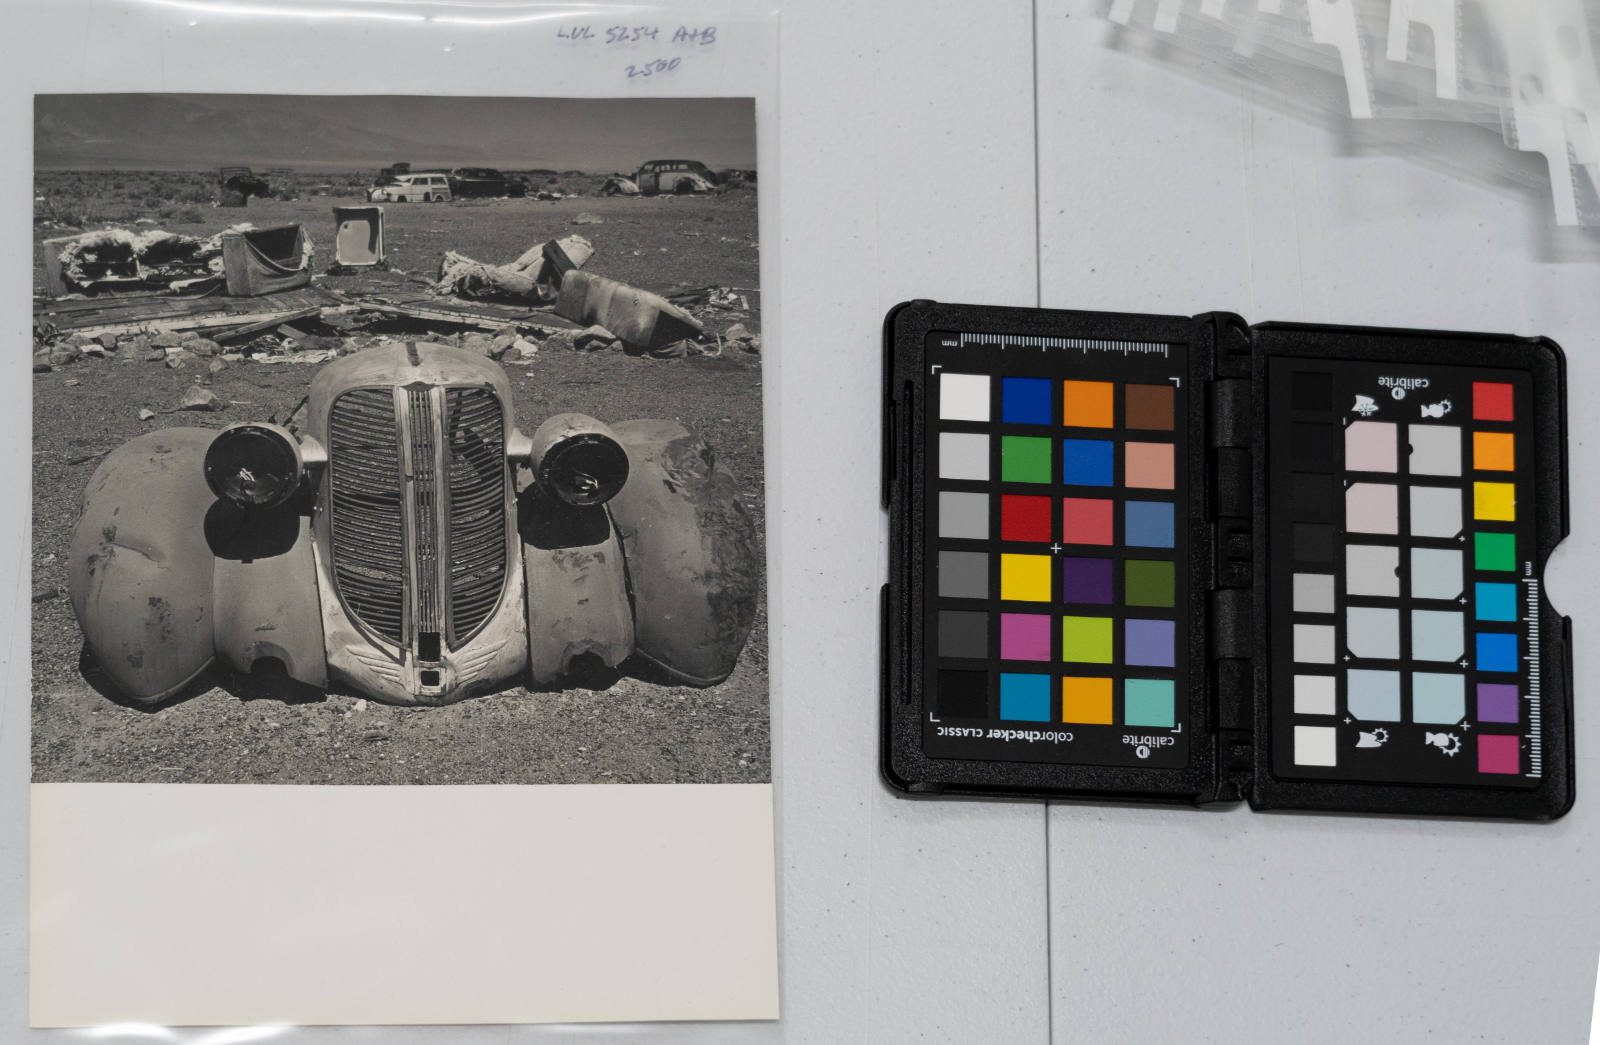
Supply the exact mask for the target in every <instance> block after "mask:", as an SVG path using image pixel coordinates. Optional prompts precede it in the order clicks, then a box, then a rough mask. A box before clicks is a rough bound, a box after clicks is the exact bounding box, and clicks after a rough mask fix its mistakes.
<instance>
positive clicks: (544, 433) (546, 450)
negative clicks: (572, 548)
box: [528, 414, 628, 507]
mask: <svg viewBox="0 0 1600 1045" xmlns="http://www.w3.org/2000/svg"><path fill="white" fill-rule="evenodd" d="M530 442H531V444H532V448H531V451H530V453H529V455H528V464H529V466H530V467H531V468H532V469H533V474H534V476H535V478H537V479H538V481H539V485H540V486H542V487H543V488H544V489H545V490H546V491H547V492H548V493H550V494H551V495H552V496H554V497H555V498H557V499H558V500H561V501H564V502H566V503H567V504H570V505H575V506H578V507H583V506H586V505H594V504H605V503H606V502H607V501H609V500H611V498H613V497H615V496H616V495H617V491H619V490H621V489H622V486H623V484H624V483H626V482H627V481H628V452H627V451H626V450H624V449H623V448H622V444H621V443H620V442H618V441H617V437H616V436H615V435H613V434H612V432H611V429H609V428H607V427H606V426H605V425H604V424H603V423H601V422H599V421H596V420H595V419H594V418H592V417H589V416H588V415H586V414H557V415H556V416H554V417H552V418H550V419H549V420H548V421H546V422H545V423H544V424H542V425H540V426H539V428H538V430H537V431H535V432H534V433H533V437H532V439H531V440H530Z"/></svg>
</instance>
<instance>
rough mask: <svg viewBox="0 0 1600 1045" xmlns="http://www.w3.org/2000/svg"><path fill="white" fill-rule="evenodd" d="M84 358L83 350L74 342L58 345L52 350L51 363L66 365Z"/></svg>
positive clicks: (53, 364)
mask: <svg viewBox="0 0 1600 1045" xmlns="http://www.w3.org/2000/svg"><path fill="white" fill-rule="evenodd" d="M82 358H83V350H82V349H80V348H79V347H78V346H77V345H74V344H73V343H72V342H70V341H69V342H66V343H65V344H60V345H56V346H55V347H54V348H52V349H51V350H50V364H51V365H52V366H65V365H67V364H68V363H76V362H77V361H78V360H80V359H82Z"/></svg>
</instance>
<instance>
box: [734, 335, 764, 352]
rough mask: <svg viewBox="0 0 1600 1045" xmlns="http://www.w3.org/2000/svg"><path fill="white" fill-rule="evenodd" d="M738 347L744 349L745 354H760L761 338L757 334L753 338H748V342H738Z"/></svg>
mask: <svg viewBox="0 0 1600 1045" xmlns="http://www.w3.org/2000/svg"><path fill="white" fill-rule="evenodd" d="M739 347H740V348H742V349H744V350H745V351H746V352H755V353H758V354H759V353H760V352H761V336H760V335H759V334H758V335H756V336H755V337H752V338H750V339H749V340H748V341H741V342H739Z"/></svg>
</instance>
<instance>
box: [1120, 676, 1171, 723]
mask: <svg viewBox="0 0 1600 1045" xmlns="http://www.w3.org/2000/svg"><path fill="white" fill-rule="evenodd" d="M1172 690H1173V686H1172V680H1171V679H1127V680H1125V681H1124V682H1123V683H1122V724H1123V725H1125V726H1148V727H1150V728H1151V729H1171V728H1172V727H1173V725H1174V723H1175V721H1176V719H1175V716H1176V710H1175V709H1174V707H1173V695H1172Z"/></svg>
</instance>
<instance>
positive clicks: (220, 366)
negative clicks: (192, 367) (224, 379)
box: [206, 357, 228, 374]
mask: <svg viewBox="0 0 1600 1045" xmlns="http://www.w3.org/2000/svg"><path fill="white" fill-rule="evenodd" d="M206 369H207V370H209V371H211V372H212V373H213V374H220V373H222V372H223V371H224V370H226V369H228V364H226V363H224V362H223V361H222V359H221V357H218V358H216V359H213V360H212V361H211V365H210V366H208V367H206Z"/></svg>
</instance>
